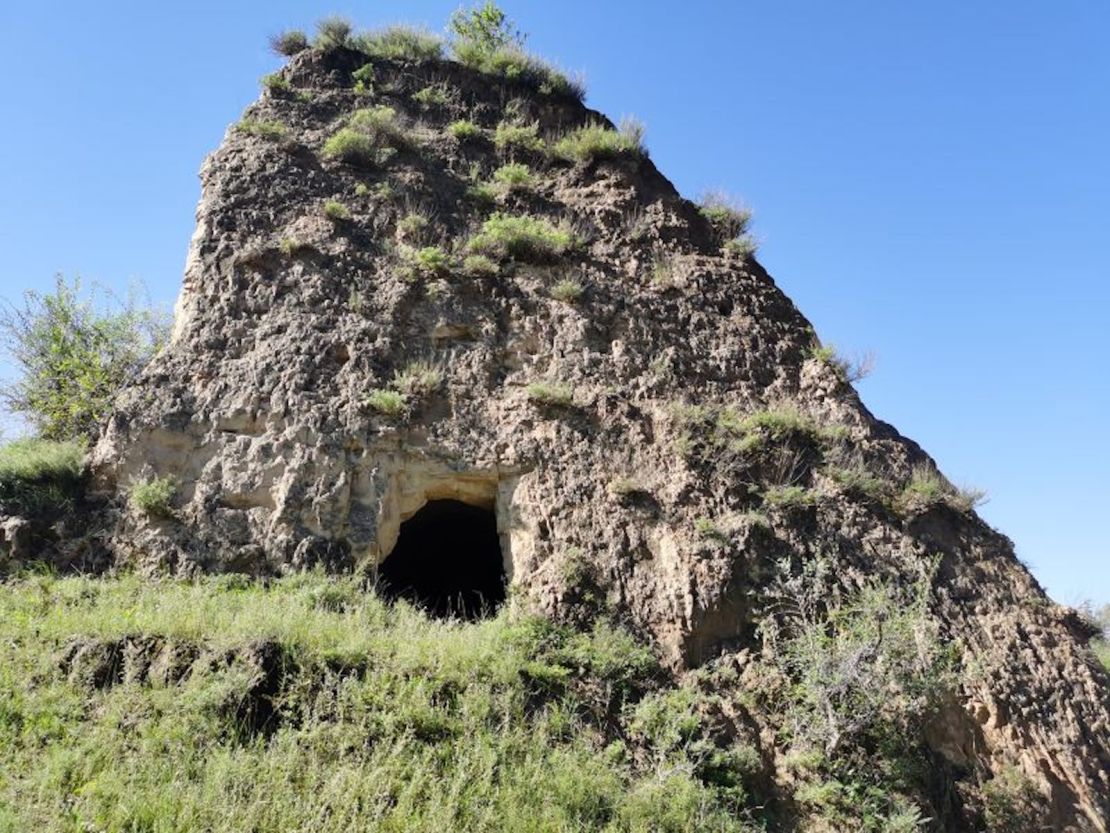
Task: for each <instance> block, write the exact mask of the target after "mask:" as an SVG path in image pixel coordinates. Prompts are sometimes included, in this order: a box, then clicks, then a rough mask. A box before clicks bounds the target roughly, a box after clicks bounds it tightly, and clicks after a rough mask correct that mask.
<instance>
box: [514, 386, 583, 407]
mask: <svg viewBox="0 0 1110 833" xmlns="http://www.w3.org/2000/svg"><path fill="white" fill-rule="evenodd" d="M524 391H525V393H527V394H528V398H529V399H531V400H532V401H533V402H538V403H540V404H542V405H557V406H562V407H566V406H568V405H571V404H573V403H574V390H573V389H572V388H571V387H570V385H566V384H563V383H562V382H533V383H532V384H530V385H528V387H526V388H525V389H524Z"/></svg>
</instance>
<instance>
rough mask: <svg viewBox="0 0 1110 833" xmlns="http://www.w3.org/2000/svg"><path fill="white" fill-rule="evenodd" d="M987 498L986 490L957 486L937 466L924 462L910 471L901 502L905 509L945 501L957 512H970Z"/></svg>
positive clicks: (944, 502)
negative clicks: (946, 478) (942, 474)
mask: <svg viewBox="0 0 1110 833" xmlns="http://www.w3.org/2000/svg"><path fill="white" fill-rule="evenodd" d="M986 499H987V495H986V493H985V492H983V491H980V490H978V489H959V488H956V487H955V486H953V485H952V484H951V483H949V482H948V481H947V480H945V479H944V478H943V477H941V474H940V472H939V471H937V470H936V468H934V467H933V466H931V465H928V464H924V463H922V464H919V465H916V466H914V467H913V469H912V471H911V472H910V480H909V482H908V483H907V484H906V486H905V488H904V489H903V490H902V495H901V500H900V501H899V502H900V504H901V506H902V508H903V509H905V510H913V509H916V508H922V507H927V506H934V505H936V504H939V503H943V504H946V505H948V506H950V507H951V508H953V509H955V510H956V511H957V512H970V511H971V510H972V509H974V508H975V507H976V506H979V505H981V504H982V503H984V502H985V501H986Z"/></svg>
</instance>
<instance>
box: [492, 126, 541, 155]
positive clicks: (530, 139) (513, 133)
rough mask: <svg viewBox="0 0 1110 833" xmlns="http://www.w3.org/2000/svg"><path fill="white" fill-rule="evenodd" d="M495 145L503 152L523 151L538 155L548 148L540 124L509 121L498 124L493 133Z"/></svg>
mask: <svg viewBox="0 0 1110 833" xmlns="http://www.w3.org/2000/svg"><path fill="white" fill-rule="evenodd" d="M493 144H494V145H495V146H496V147H497V149H498V150H499V151H502V152H504V151H513V150H523V151H529V152H532V153H538V152H540V151H543V150H544V149H545V148H546V147H547V145H546V143H545V142H544V140H543V137H542V136H540V126H539V124H537V123H535V122H532V123H531V124H520V123H518V122H516V121H510V120H508V119H506V120H504V121H501V122H499V123H498V125H497V128H496V129H495V130H494V132H493Z"/></svg>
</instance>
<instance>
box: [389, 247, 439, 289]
mask: <svg viewBox="0 0 1110 833" xmlns="http://www.w3.org/2000/svg"><path fill="white" fill-rule="evenodd" d="M399 256H400V259H401V275H402V277H404V279H405V280H409V281H412V280H417V279H418V278H421V277H425V278H434V277H439V276H442V275H445V274H446V273H447V272H449V271H450V270H451V257H450V256H449V255H448V254H447V252H445V251H443V249H441V248H440V247H439V246H425V247H423V248H422V249H413V248H410V247H408V246H403V247H401V248H400V250H399Z"/></svg>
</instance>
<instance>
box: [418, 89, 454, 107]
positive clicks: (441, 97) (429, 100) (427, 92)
mask: <svg viewBox="0 0 1110 833" xmlns="http://www.w3.org/2000/svg"><path fill="white" fill-rule="evenodd" d="M412 100H413V101H415V102H416V103H417V104H419V105H421V106H422V107H445V106H446V105H447V103H448V101H450V100H451V99H450V96H449V95H448V92H447V88H446V87H445V86H443V85H442V84H431V85H429V86H427V87H424V88H423V89H422V90H419V91H418V92H415V93H413V95H412Z"/></svg>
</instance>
